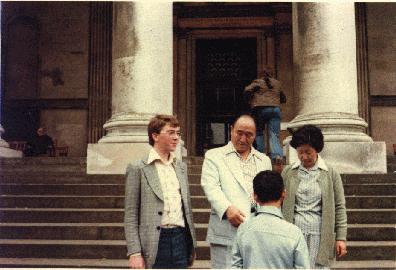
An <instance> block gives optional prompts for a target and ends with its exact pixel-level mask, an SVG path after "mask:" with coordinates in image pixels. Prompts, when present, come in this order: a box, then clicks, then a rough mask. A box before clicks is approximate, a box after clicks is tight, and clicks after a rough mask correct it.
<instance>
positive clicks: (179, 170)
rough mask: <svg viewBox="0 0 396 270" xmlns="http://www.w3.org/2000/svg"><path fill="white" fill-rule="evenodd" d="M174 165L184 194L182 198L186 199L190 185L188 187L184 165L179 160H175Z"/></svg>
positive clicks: (181, 191)
mask: <svg viewBox="0 0 396 270" xmlns="http://www.w3.org/2000/svg"><path fill="white" fill-rule="evenodd" d="M173 166H174V168H175V172H176V177H177V180H179V184H180V193H181V196H182V200H183V201H185V200H186V199H187V193H188V192H187V190H188V187H187V182H186V181H185V171H184V167H182V165H181V163H180V162H179V161H175V162H174V163H173Z"/></svg>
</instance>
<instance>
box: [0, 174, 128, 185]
mask: <svg viewBox="0 0 396 270" xmlns="http://www.w3.org/2000/svg"><path fill="white" fill-rule="evenodd" d="M0 182H1V183H11V184H90V183H94V184H102V183H103V184H124V183H125V176H124V175H118V174H107V175H94V174H85V173H81V172H76V173H67V174H65V173H59V172H52V173H51V172H46V173H45V174H42V173H31V174H29V175H26V173H24V174H18V173H13V174H8V175H5V174H4V173H3V172H2V173H1V175H0Z"/></svg>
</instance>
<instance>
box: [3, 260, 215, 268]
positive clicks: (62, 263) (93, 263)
mask: <svg viewBox="0 0 396 270" xmlns="http://www.w3.org/2000/svg"><path fill="white" fill-rule="evenodd" d="M0 267H2V268H5V267H12V268H15V267H18V268H22V267H23V268H48V267H50V268H66V269H69V268H94V269H101V268H105V269H112V268H117V269H120V268H122V269H127V268H128V260H127V259H118V260H111V259H100V260H98V259H52V258H0ZM189 268H190V269H209V268H210V261H209V260H195V261H194V264H193V265H192V266H191V267H189Z"/></svg>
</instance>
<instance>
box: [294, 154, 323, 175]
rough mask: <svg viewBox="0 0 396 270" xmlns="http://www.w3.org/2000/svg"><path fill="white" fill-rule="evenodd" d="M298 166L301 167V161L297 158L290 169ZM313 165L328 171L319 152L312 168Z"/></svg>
mask: <svg viewBox="0 0 396 270" xmlns="http://www.w3.org/2000/svg"><path fill="white" fill-rule="evenodd" d="M300 166H301V167H302V165H301V161H300V160H297V161H296V162H294V163H293V165H292V169H297V168H298V167H300ZM315 167H317V168H319V169H321V170H324V171H329V168H328V167H327V165H326V163H325V161H324V160H323V158H322V157H321V156H320V155H319V154H318V159H317V160H316V163H315V165H314V168H315Z"/></svg>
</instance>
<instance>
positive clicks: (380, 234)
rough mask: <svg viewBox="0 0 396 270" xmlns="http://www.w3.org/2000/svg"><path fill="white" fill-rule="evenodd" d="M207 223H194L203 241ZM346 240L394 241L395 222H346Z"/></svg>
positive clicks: (395, 239)
mask: <svg viewBox="0 0 396 270" xmlns="http://www.w3.org/2000/svg"><path fill="white" fill-rule="evenodd" d="M207 230H208V224H206V223H198V224H195V232H196V237H197V240H199V241H205V239H206V233H207ZM347 239H348V241H396V225H395V224H348V235H347Z"/></svg>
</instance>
